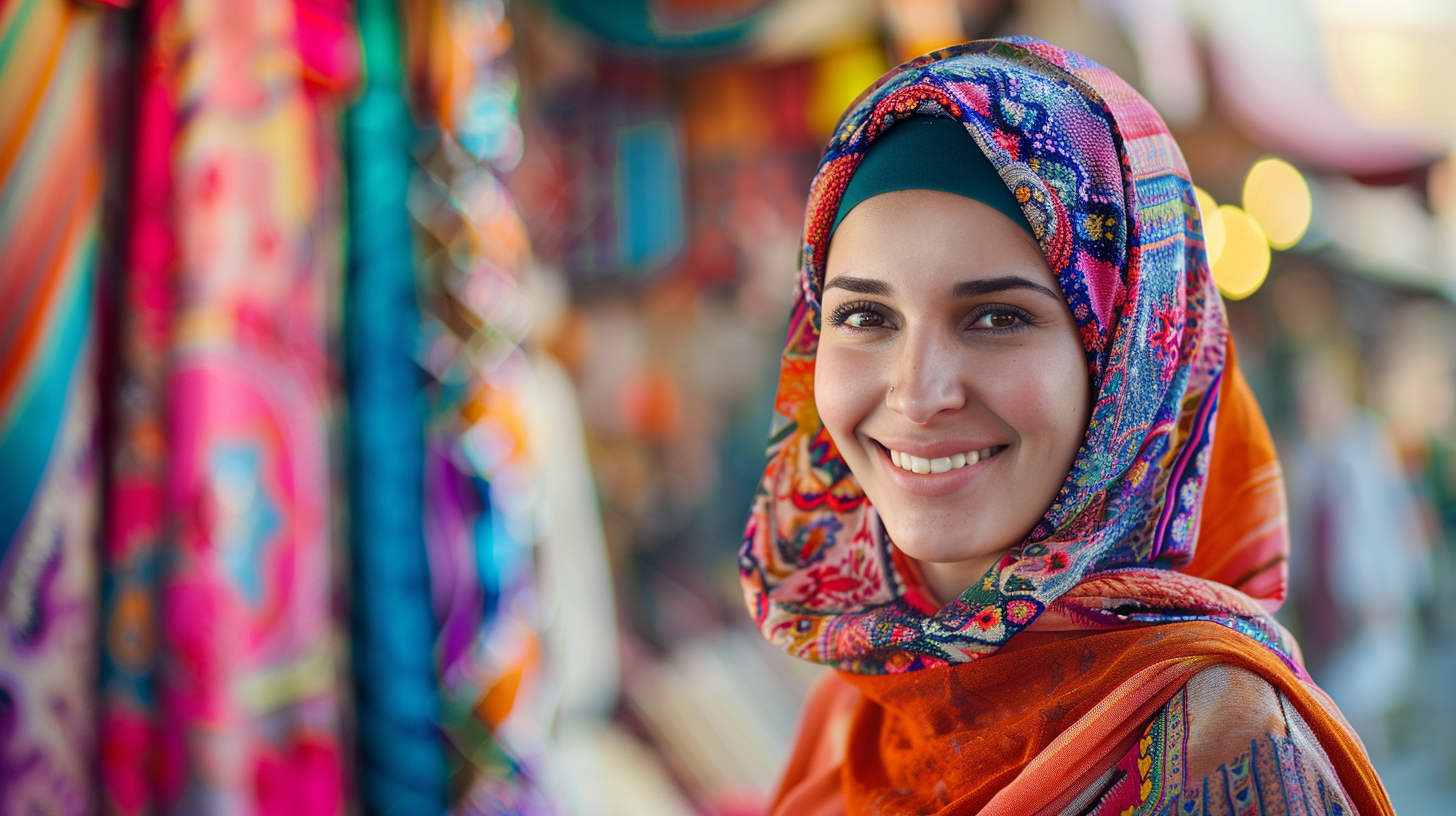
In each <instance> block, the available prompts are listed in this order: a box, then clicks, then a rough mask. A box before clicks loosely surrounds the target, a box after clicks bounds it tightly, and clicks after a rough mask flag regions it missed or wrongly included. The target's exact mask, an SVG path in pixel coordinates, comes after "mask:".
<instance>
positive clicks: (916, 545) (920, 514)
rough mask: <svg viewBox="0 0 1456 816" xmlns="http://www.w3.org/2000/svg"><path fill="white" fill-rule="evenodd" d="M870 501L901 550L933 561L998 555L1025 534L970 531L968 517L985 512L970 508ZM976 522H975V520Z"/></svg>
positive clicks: (950, 560)
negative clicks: (889, 505) (887, 505)
mask: <svg viewBox="0 0 1456 816" xmlns="http://www.w3.org/2000/svg"><path fill="white" fill-rule="evenodd" d="M870 503H871V504H872V505H874V506H875V508H876V510H878V511H879V513H880V520H881V523H883V524H884V527H885V533H886V535H888V536H889V538H890V541H892V542H894V544H895V547H896V548H897V549H899V550H900V552H903V553H905V554H906V555H908V556H910V557H911V558H914V559H915V560H916V561H925V562H929V563H932V564H957V563H960V562H963V561H972V560H976V559H982V558H986V557H988V556H991V555H998V554H1000V553H1002V552H1005V551H1006V550H1009V549H1010V548H1012V547H1014V546H1016V545H1017V544H1020V543H1021V541H1022V539H1023V538H1025V537H1026V532H1025V531H1023V532H1021V533H1020V534H1018V535H987V533H991V532H994V531H990V530H985V529H984V527H983V528H982V530H980V531H977V532H968V531H967V530H966V529H965V528H966V524H967V520H969V519H976V518H977V517H978V516H983V515H984V514H981V513H977V512H976V511H975V510H969V509H960V508H958V509H929V508H882V506H881V505H878V504H875V501H874V497H870ZM972 523H974V522H972Z"/></svg>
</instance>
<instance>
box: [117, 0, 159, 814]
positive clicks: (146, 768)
mask: <svg viewBox="0 0 1456 816" xmlns="http://www.w3.org/2000/svg"><path fill="white" fill-rule="evenodd" d="M175 9H176V5H175V3H174V2H173V0H147V2H144V3H142V4H141V5H140V8H139V11H138V13H139V14H140V15H141V21H140V23H139V29H140V33H139V36H140V42H139V43H138V45H137V57H136V63H137V68H136V74H135V76H136V80H135V81H136V83H137V88H136V90H135V92H134V93H135V99H136V105H135V108H134V109H133V113H132V116H133V119H132V121H131V128H132V133H133V136H132V139H133V143H132V166H131V173H130V175H131V183H130V190H129V194H128V207H127V213H126V230H127V240H126V244H125V247H126V255H125V258H124V260H123V261H122V269H121V273H120V275H119V276H118V279H119V287H120V292H119V295H118V309H117V312H118V315H119V317H118V322H119V324H120V325H119V326H118V327H117V329H116V332H117V344H116V346H117V349H116V351H115V352H114V354H115V357H114V358H112V359H111V360H109V361H108V363H109V364H110V365H111V366H112V367H113V372H112V379H111V383H112V385H111V388H112V389H114V392H115V393H120V394H123V395H125V396H124V398H122V399H118V400H115V401H114V402H113V405H114V407H113V408H112V410H113V412H114V413H113V417H112V420H111V422H112V426H113V427H112V431H111V435H110V444H109V446H108V449H107V460H108V465H109V470H108V472H107V484H106V492H107V500H106V506H107V508H108V512H107V517H106V528H105V532H104V538H103V547H102V617H101V620H102V624H103V628H102V632H101V635H102V640H101V647H102V648H101V722H100V734H99V737H100V742H101V751H100V757H99V768H98V771H99V783H100V787H101V794H102V807H103V810H104V811H105V812H107V813H115V814H126V815H127V816H130V814H141V813H147V812H151V810H152V807H153V806H154V804H155V800H154V798H153V788H152V778H151V770H150V769H151V767H152V761H151V759H152V750H153V742H152V738H153V727H154V725H155V720H154V712H155V697H154V693H153V687H152V682H153V679H154V678H153V674H152V672H153V670H154V668H155V666H156V658H157V596H156V588H157V579H158V575H159V571H160V570H161V569H162V559H163V554H164V548H163V543H164V534H165V525H166V515H165V506H164V501H163V486H164V480H165V478H166V454H167V448H166V436H167V433H166V428H165V416H164V413H163V407H164V391H163V383H164V378H165V370H164V367H163V359H164V356H165V355H166V351H167V343H168V336H167V334H168V327H169V323H170V319H171V314H170V300H171V288H170V287H171V280H172V278H171V276H172V275H173V274H174V272H175V268H174V265H175V263H176V240H175V236H174V235H173V232H172V223H173V222H172V217H173V214H172V203H173V197H172V145H173V140H174V138H175V137H176V132H177V110H176V100H175V98H174V96H173V87H174V86H173V83H174V78H175V76H176V68H175V62H174V60H175V56H176V55H175V54H172V53H170V52H169V51H168V50H167V48H168V44H167V42H166V38H167V35H168V31H169V25H171V23H172V20H173V14H174V13H175Z"/></svg>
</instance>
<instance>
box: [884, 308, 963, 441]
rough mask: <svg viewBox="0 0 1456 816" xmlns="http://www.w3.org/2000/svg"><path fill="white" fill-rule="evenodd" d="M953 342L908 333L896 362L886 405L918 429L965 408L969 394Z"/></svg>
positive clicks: (934, 335) (928, 333)
mask: <svg viewBox="0 0 1456 816" xmlns="http://www.w3.org/2000/svg"><path fill="white" fill-rule="evenodd" d="M960 362H961V361H960V360H959V355H957V354H956V348H955V344H954V342H953V341H951V340H950V339H949V338H945V337H941V336H940V332H935V331H922V332H916V331H914V330H909V331H907V332H906V336H905V339H904V341H903V342H902V345H901V347H900V354H899V355H898V356H897V358H896V361H895V370H894V371H893V372H892V375H891V377H890V388H889V390H888V391H887V392H886V393H885V405H886V406H887V407H888V408H889V409H890V410H892V411H894V412H896V413H898V414H900V415H901V416H903V417H905V418H906V419H908V420H910V421H911V422H913V423H915V424H916V425H924V424H926V423H928V422H930V420H931V419H933V418H934V417H935V416H936V415H937V414H939V413H940V412H942V411H956V410H959V409H961V408H963V407H965V404H966V399H967V393H966V384H965V382H964V381H963V379H962V374H963V372H962V371H961V370H960V365H959V363H960Z"/></svg>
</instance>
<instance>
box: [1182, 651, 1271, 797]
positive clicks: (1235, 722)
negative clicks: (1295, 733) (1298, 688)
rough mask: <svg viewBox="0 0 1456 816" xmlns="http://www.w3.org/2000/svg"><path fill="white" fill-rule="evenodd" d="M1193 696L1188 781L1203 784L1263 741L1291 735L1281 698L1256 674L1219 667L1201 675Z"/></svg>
mask: <svg viewBox="0 0 1456 816" xmlns="http://www.w3.org/2000/svg"><path fill="white" fill-rule="evenodd" d="M1184 691H1185V693H1186V695H1187V712H1188V731H1187V734H1188V743H1187V744H1188V749H1187V754H1186V763H1187V769H1188V770H1187V778H1188V779H1201V778H1203V777H1205V776H1208V775H1209V774H1212V773H1214V772H1215V771H1217V770H1218V768H1219V767H1220V766H1222V765H1224V764H1225V763H1227V762H1229V761H1230V760H1231V759H1233V758H1235V757H1237V756H1239V755H1241V754H1244V753H1246V752H1247V751H1248V750H1249V744H1250V743H1251V742H1252V741H1254V740H1258V739H1260V738H1263V737H1268V736H1273V737H1283V736H1286V735H1287V733H1288V730H1289V725H1288V721H1287V719H1286V715H1285V709H1284V705H1283V703H1282V701H1281V700H1280V697H1279V693H1278V692H1277V691H1275V689H1274V687H1273V686H1272V685H1270V684H1269V682H1268V681H1267V680H1265V679H1264V678H1262V677H1260V676H1259V675H1257V674H1254V673H1253V672H1250V671H1247V670H1245V669H1240V668H1236V667H1234V666H1228V665H1217V666H1212V667H1210V668H1207V669H1204V670H1203V671H1201V672H1199V673H1198V674H1195V675H1194V676H1193V678H1192V679H1191V680H1189V681H1188V685H1187V686H1186V687H1185V689H1184Z"/></svg>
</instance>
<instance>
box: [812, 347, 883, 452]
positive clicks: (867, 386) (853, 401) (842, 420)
mask: <svg viewBox="0 0 1456 816" xmlns="http://www.w3.org/2000/svg"><path fill="white" fill-rule="evenodd" d="M870 363H871V361H870V360H868V359H866V355H865V354H863V353H856V352H853V351H849V350H847V349H843V348H837V347H835V346H833V345H832V344H824V343H821V344H820V346H819V350H818V353H817V354H816V355H815V357H814V406H815V408H816V409H818V411H819V419H820V420H822V421H823V422H824V428H825V429H826V430H828V431H829V436H830V437H831V438H832V439H833V440H834V444H835V445H837V446H838V447H839V449H840V452H841V453H844V454H845V455H846V456H852V455H853V453H852V450H853V449H856V448H858V446H859V445H858V442H857V441H856V440H855V436H854V432H855V429H856V428H857V427H859V424H860V423H861V422H863V421H864V419H865V418H866V417H868V416H869V415H870V413H871V412H872V411H873V410H874V408H875V406H876V405H877V404H879V403H880V402H882V401H883V400H884V391H883V390H882V389H881V388H880V387H879V385H878V383H879V379H880V377H879V375H878V373H877V372H876V370H875V368H874V366H873V365H871V364H870Z"/></svg>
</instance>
